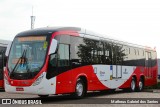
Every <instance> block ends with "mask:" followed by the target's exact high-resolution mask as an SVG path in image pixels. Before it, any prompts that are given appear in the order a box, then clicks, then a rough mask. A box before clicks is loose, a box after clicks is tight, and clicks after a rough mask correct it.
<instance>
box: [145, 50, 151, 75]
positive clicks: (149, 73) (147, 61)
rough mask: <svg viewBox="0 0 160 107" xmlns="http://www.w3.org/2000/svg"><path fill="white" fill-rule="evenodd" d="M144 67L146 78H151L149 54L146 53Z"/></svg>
mask: <svg viewBox="0 0 160 107" xmlns="http://www.w3.org/2000/svg"><path fill="white" fill-rule="evenodd" d="M145 67H146V76H147V77H148V78H149V77H152V63H151V52H146V61H145Z"/></svg>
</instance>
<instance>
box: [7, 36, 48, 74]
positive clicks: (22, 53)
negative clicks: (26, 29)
mask: <svg viewBox="0 0 160 107" xmlns="http://www.w3.org/2000/svg"><path fill="white" fill-rule="evenodd" d="M46 38H47V37H46V36H27V37H16V38H15V39H14V41H13V44H12V47H11V50H10V54H9V59H8V69H9V73H11V74H12V73H21V74H22V73H32V72H38V71H40V69H41V68H42V66H43V64H44V61H45V56H46V52H47V47H48V42H47V39H46Z"/></svg>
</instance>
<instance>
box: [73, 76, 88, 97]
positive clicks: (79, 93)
mask: <svg viewBox="0 0 160 107" xmlns="http://www.w3.org/2000/svg"><path fill="white" fill-rule="evenodd" d="M85 93H86V88H85V84H84V82H83V80H82V79H80V78H79V79H78V80H77V83H76V87H75V92H74V94H73V96H74V97H75V98H83V97H84V95H85Z"/></svg>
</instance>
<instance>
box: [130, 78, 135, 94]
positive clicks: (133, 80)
mask: <svg viewBox="0 0 160 107" xmlns="http://www.w3.org/2000/svg"><path fill="white" fill-rule="evenodd" d="M135 90H136V79H135V78H134V77H132V80H131V84H130V91H131V92H134V91H135Z"/></svg>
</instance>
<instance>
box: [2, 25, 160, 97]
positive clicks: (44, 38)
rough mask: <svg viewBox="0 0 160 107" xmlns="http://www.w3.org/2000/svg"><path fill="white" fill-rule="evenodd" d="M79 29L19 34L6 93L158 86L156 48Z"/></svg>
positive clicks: (78, 94)
mask: <svg viewBox="0 0 160 107" xmlns="http://www.w3.org/2000/svg"><path fill="white" fill-rule="evenodd" d="M102 36H103V35H100V34H97V33H94V32H92V31H88V30H86V29H82V28H78V27H45V28H37V29H33V30H28V31H24V32H21V33H18V34H17V35H16V36H15V38H14V40H13V42H12V46H11V49H10V51H9V53H8V61H7V66H6V69H5V72H4V81H5V91H6V92H8V93H26V94H36V95H38V96H40V97H47V96H49V95H57V94H71V95H73V96H74V97H75V98H82V97H84V96H85V95H86V93H87V91H103V90H113V91H114V90H115V89H126V90H130V91H131V92H133V91H142V90H143V89H144V87H145V86H151V85H155V84H157V68H158V67H157V53H156V50H155V49H151V48H149V47H146V46H140V45H136V44H131V43H128V42H124V41H120V40H115V39H112V38H109V37H106V38H104V37H102Z"/></svg>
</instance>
